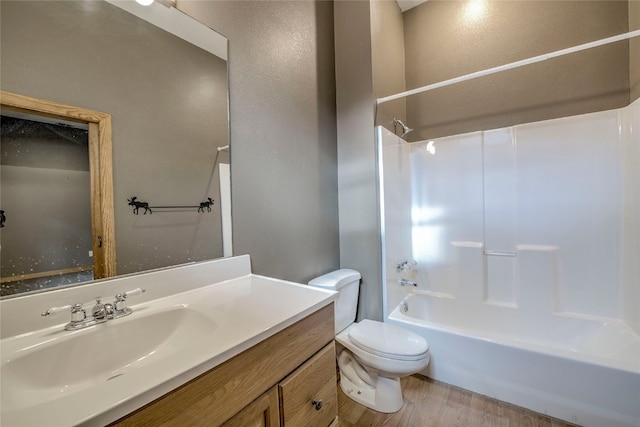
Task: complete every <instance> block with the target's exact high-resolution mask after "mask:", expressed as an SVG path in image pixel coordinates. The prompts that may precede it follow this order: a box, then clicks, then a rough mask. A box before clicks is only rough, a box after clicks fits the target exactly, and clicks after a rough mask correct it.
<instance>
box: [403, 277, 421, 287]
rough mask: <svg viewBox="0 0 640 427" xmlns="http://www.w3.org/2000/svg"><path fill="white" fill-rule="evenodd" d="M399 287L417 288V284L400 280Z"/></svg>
mask: <svg viewBox="0 0 640 427" xmlns="http://www.w3.org/2000/svg"><path fill="white" fill-rule="evenodd" d="M400 286H413V287H416V288H417V287H418V284H417V283H416V282H412V281H410V280H407V279H400Z"/></svg>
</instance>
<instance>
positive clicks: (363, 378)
mask: <svg viewBox="0 0 640 427" xmlns="http://www.w3.org/2000/svg"><path fill="white" fill-rule="evenodd" d="M359 284H360V273H358V272H357V271H355V270H350V269H342V270H337V271H333V272H331V273H328V274H325V275H324V276H320V277H318V278H315V279H313V280H311V281H310V282H309V285H310V286H316V287H321V288H324V289H331V290H335V291H338V297H337V299H336V302H335V331H336V342H337V348H336V349H337V352H336V353H337V355H338V357H337V358H338V367H339V369H340V388H341V389H342V391H343V392H344V393H345V395H347V396H348V397H349V398H351V399H353V400H355V401H356V402H358V403H360V404H362V405H364V406H366V407H368V408H371V409H373V410H376V411H378V412H385V413H391V412H396V411H398V410H400V408H401V407H402V402H403V401H402V388H401V385H400V378H401V377H403V376H406V375H411V374H414V373H416V372H420V371H422V370H423V369H425V368H426V367H427V365H428V364H429V344H428V343H427V341H426V340H425V339H424V338H423V337H421V336H420V335H417V334H415V333H413V332H411V331H409V330H406V329H404V328H401V327H398V326H395V325H390V324H386V323H382V322H378V321H375V320H368V319H365V320H362V321H360V322H358V323H354V320H355V314H356V307H357V302H358V288H359Z"/></svg>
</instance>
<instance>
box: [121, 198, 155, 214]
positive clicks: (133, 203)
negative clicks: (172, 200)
mask: <svg viewBox="0 0 640 427" xmlns="http://www.w3.org/2000/svg"><path fill="white" fill-rule="evenodd" d="M127 201H128V202H129V206H133V213H134V214H136V215H138V212H139V210H140V208H143V209H144V213H143V214H144V215H146V214H147V212H149V215H151V214H152V213H153V211H152V210H151V208H150V207H149V203H147V202H141V201H139V200H138V198H137V197H136V196H133V197H131V198H130V199H127Z"/></svg>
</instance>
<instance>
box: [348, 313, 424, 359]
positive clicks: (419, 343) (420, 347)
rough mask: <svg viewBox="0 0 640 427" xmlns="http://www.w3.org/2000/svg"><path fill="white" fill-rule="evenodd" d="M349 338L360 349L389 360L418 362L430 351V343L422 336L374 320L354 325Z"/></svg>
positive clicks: (366, 320)
mask: <svg viewBox="0 0 640 427" xmlns="http://www.w3.org/2000/svg"><path fill="white" fill-rule="evenodd" d="M348 337H349V340H350V341H351V343H353V344H354V345H355V346H356V347H358V348H359V349H361V350H363V351H366V352H368V353H371V354H374V355H376V356H379V357H384V358H387V359H393V360H406V361H417V360H422V359H424V358H425V357H427V353H428V351H429V343H428V342H427V340H425V339H424V338H423V337H421V336H420V335H418V334H415V333H413V332H411V331H408V330H406V329H403V328H400V327H397V326H394V325H390V324H387V323H382V322H377V321H374V320H368V319H365V320H362V321H360V322H359V323H357V324H355V325H353V327H352V328H349V329H348Z"/></svg>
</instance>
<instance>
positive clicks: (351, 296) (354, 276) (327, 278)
mask: <svg viewBox="0 0 640 427" xmlns="http://www.w3.org/2000/svg"><path fill="white" fill-rule="evenodd" d="M309 286H313V287H317V288H322V289H327V290H330V291H338V298H337V299H336V301H335V328H336V334H338V333H339V332H340V331H342V330H343V329H344V328H346V327H347V326H349V325H350V324H352V323H353V322H354V321H355V320H356V309H357V308H358V291H359V290H360V273H359V272H357V271H355V270H351V269H349V268H343V269H341V270H336V271H332V272H331V273H327V274H325V275H323V276H320V277H316V278H315V279H313V280H311V281H310V282H309Z"/></svg>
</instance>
